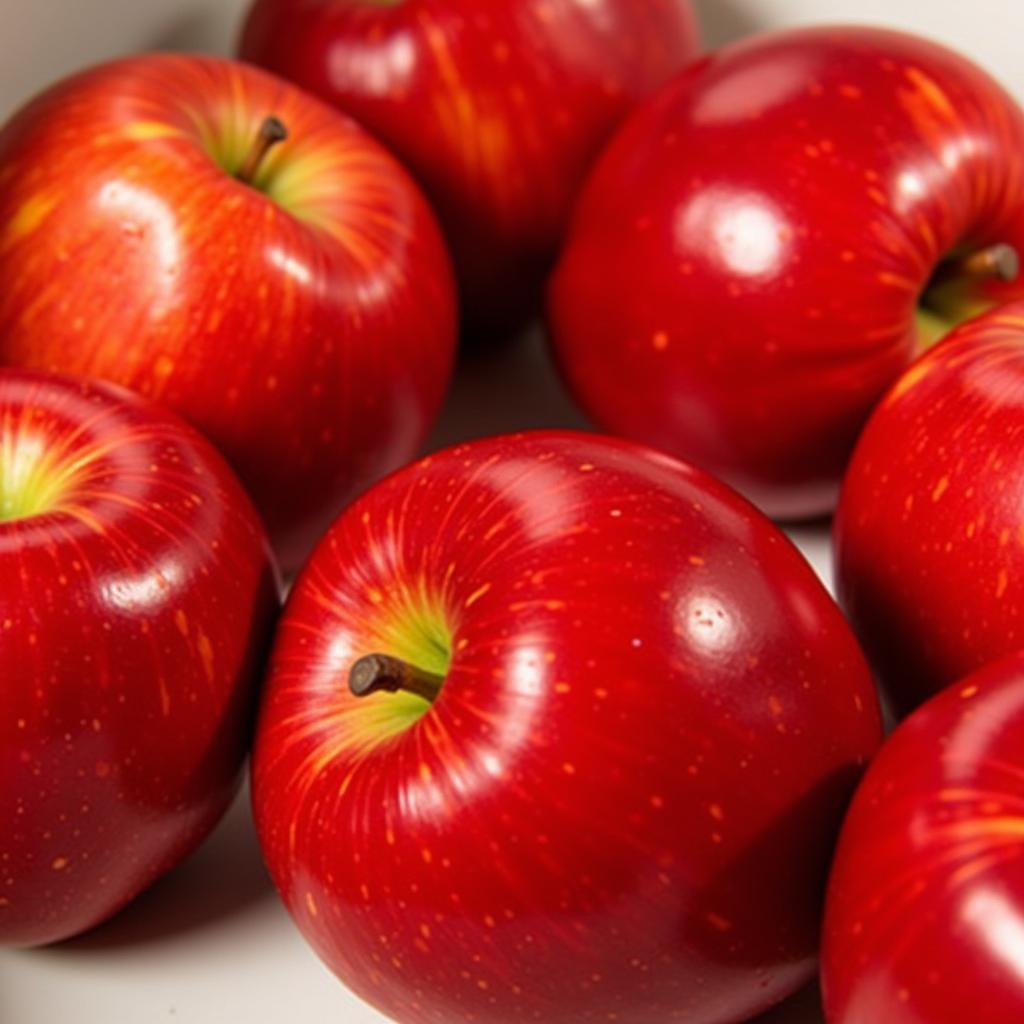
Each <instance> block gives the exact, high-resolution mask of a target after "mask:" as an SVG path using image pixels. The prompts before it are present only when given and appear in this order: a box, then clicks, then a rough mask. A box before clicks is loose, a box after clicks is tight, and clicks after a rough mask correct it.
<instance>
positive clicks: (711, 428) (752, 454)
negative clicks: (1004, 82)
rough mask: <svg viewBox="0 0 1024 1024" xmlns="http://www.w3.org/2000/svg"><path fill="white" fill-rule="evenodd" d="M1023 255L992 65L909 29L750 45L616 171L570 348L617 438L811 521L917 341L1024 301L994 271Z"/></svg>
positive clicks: (591, 204)
mask: <svg viewBox="0 0 1024 1024" xmlns="http://www.w3.org/2000/svg"><path fill="white" fill-rule="evenodd" d="M1017 249H1020V250H1022V251H1024V115H1022V114H1021V111H1020V110H1019V109H1018V107H1017V106H1016V104H1015V103H1014V101H1013V100H1012V99H1011V98H1010V97H1009V95H1008V94H1007V93H1006V92H1004V91H1003V90H1002V88H1001V87H1000V86H999V85H997V84H996V83H995V82H994V81H993V80H992V79H991V78H989V77H988V75H986V74H985V73H984V72H983V71H981V70H980V69H979V68H977V67H975V66H974V65H973V64H971V63H969V62H968V61H967V60H965V59H964V58H962V57H959V56H957V55H956V54H955V53H952V52H950V51H949V50H946V49H943V48H942V47H940V46H937V45H935V44H933V43H930V42H926V41H925V40H922V39H917V38H914V37H913V36H908V35H903V34H901V33H897V32H887V31H881V30H877V29H867V28H811V29H802V30H798V31H790V32H783V33H779V34H775V35H767V36H761V37H756V38H752V39H749V40H747V41H745V42H741V43H739V44H737V45H734V46H730V47H727V48H726V49H723V50H721V51H720V52H719V53H717V54H715V55H713V56H711V57H708V58H707V59H705V60H703V61H701V62H699V63H698V64H696V65H693V66H691V68H690V69H689V70H688V71H686V72H684V73H683V74H682V75H681V76H680V77H678V78H677V79H676V80H675V81H674V82H673V83H672V84H671V85H670V86H668V87H667V88H666V89H665V90H663V91H662V92H661V93H660V94H659V95H658V96H657V97H656V98H655V99H654V100H652V101H651V102H650V103H649V104H648V105H646V106H645V107H644V108H643V109H642V110H641V111H639V112H638V113H637V114H636V115H635V116H634V117H633V119H632V120H631V121H630V122H629V123H628V124H627V126H626V127H625V128H624V129H623V130H622V132H621V133H620V134H619V135H618V137H617V138H616V139H615V141H614V143H613V144H612V146H611V148H610V149H609V150H608V152H607V153H606V154H605V156H604V157H603V158H602V160H601V161H600V162H599V164H598V166H597V168H596V170H595V171H594V173H593V176H592V177H591V179H590V181H589V183H588V185H587V187H586V189H585V192H584V194H583V197H582V199H581V202H580V205H579V207H578V209H577V213H576V217H575V221H574V225H573V227H572V229H571V230H570V233H569V238H568V241H567V243H566V247H565V250H564V252H563V255H562V258H561V262H560V264H559V267H558V269H557V271H556V274H555V277H554V280H553V285H552V290H551V301H550V319H551V328H552V331H553V335H554V346H555V351H556V355H557V357H558V360H559V362H560V364H561V367H562V370H563V373H564V375H565V377H566V379H567V381H568V383H569V385H570V387H571V389H572V391H573V392H574V393H575V395H576V397H577V398H578V400H579V401H580V403H581V404H582V405H583V407H584V408H585V409H586V410H587V412H588V413H589V414H590V415H591V416H592V417H593V418H594V419H595V420H596V421H597V422H598V423H599V424H601V425H602V426H604V427H605V428H607V429H609V430H612V431H614V432H616V433H621V434H624V435H626V436H629V437H633V438H636V439H638V440H641V441H645V442H647V443H649V444H653V445H655V446H657V447H659V448H662V449H663V450H665V451H668V452H671V453H673V454H676V455H680V456H683V457H685V458H688V459H692V460H693V461H695V462H696V463H697V464H698V465H701V466H703V467H704V468H706V469H710V470H711V471H713V472H715V473H716V474H719V475H721V476H722V477H723V478H725V479H726V480H728V481H729V482H731V483H733V484H734V485H736V486H738V487H739V488H740V489H741V490H742V491H744V492H745V493H746V494H747V495H748V496H749V497H751V498H752V499H753V500H754V501H755V502H757V503H758V504H759V505H760V506H761V507H762V508H763V509H764V510H765V511H767V512H769V513H770V514H772V515H774V516H778V517H786V518H795V517H804V516H813V515H817V514H821V513H824V512H826V511H828V510H829V509H830V508H831V506H832V504H833V502H834V500H835V492H836V489H837V485H838V480H839V478H840V475H841V473H842V470H843V467H844V465H845V463H846V460H847V459H848V457H849V454H850V451H851V450H852V447H853V444H854V442H855V440H856V437H857V434H858V432H859V430H860V428H861V427H862V426H863V423H864V421H865V419H866V418H867V416H868V414H869V413H870V411H871V409H872V407H873V406H874V404H875V403H876V402H877V401H878V399H879V397H880V396H881V394H882V393H883V392H884V390H885V388H886V387H887V386H888V385H889V384H891V383H892V381H893V380H894V379H895V378H896V377H897V376H898V375H899V373H900V372H901V370H902V369H903V368H904V367H905V366H906V365H907V364H908V363H909V362H910V360H911V358H912V356H913V354H914V352H915V350H916V348H917V347H918V346H919V344H920V343H921V341H922V338H923V337H925V336H927V337H929V338H931V337H933V336H934V335H936V334H939V333H942V332H943V331H944V330H946V329H947V327H949V326H951V325H952V322H953V321H955V320H958V319H962V318H963V317H964V316H965V315H966V314H967V313H968V312H977V310H978V308H979V307H980V306H984V305H985V304H987V303H989V302H991V301H992V300H993V299H995V298H996V297H997V296H1005V295H1008V294H1017V295H1020V294H1024V283H1022V282H1021V281H1019V280H1018V281H1015V282H1014V283H1013V284H1007V283H1005V282H1002V283H996V282H994V281H993V280H992V279H991V275H993V274H996V275H998V274H1002V275H1003V276H1005V277H1007V278H1009V277H1013V276H1014V275H1015V274H1016V272H1017V258H1016V250H1017ZM915 313H916V314H917V318H916V323H915Z"/></svg>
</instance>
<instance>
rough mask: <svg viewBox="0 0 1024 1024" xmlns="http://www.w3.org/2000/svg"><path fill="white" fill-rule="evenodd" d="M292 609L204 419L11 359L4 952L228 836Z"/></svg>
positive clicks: (67, 929) (85, 922)
mask: <svg viewBox="0 0 1024 1024" xmlns="http://www.w3.org/2000/svg"><path fill="white" fill-rule="evenodd" d="M277 602H278V593H277V582H276V576H275V572H274V570H273V568H272V563H271V559H270V551H269V546H268V542H267V539H266V536H265V534H264V531H263V527H262V525H261V524H260V521H259V519H258V518H257V516H256V512H255V510H254V509H253V507H252V503H251V502H250V500H249V498H248V497H247V495H246V494H245V492H244V490H243V489H242V487H241V485H240V484H239V483H238V481H237V480H236V478H235V477H234V475H233V474H232V473H231V472H230V470H229V469H228V467H227V465H226V464H225V463H224V461H223V460H222V458H221V457H220V456H219V455H218V454H217V453H216V452H215V451H214V449H213V448H212V447H211V446H210V445H209V444H208V443H207V442H206V441H205V440H203V438H202V437H200V436H199V435H198V434H197V433H196V432H195V431H194V430H193V429H192V428H191V427H189V426H187V425H186V424H185V423H183V422H182V421H180V420H179V419H178V418H177V417H176V416H173V415H171V414H170V413H167V412H164V411H163V410H162V409H160V408H159V407H158V406H156V405H154V404H152V403H151V402H148V401H144V400H142V399H140V398H138V397H137V396H134V395H131V394H130V393H129V392H126V391H122V390H121V389H120V388H114V387H112V386H110V385H106V384H90V383H83V382H78V381H75V380H73V379H71V378H67V377H59V376H53V375H50V374H42V373H35V372H29V371H12V370H2V371H0V680H2V688H0V708H2V714H0V944H15V945H32V944H37V943H43V942H53V941H55V940H57V939H63V938H67V937H68V936H71V935H75V934H77V933H79V932H81V931H84V930H86V929H87V928H91V927H92V926H93V925H96V924H98V923H100V922H101V921H103V920H105V919H106V918H108V917H110V916H111V915H112V914H114V913H115V912H116V911H118V910H119V909H120V908H121V907H123V906H124V905H125V904H126V903H128V902H129V901H130V900H131V899H132V898H133V897H134V896H136V895H137V894H138V893H139V892H140V891H141V890H143V889H145V888H146V887H147V886H148V885H149V884H150V883H151V882H153V881H154V880H155V879H157V878H158V877H159V876H160V875H162V874H163V873H164V872H165V871H167V870H168V869H170V868H171V867H173V866H174V865H175V864H177V863H178V861H180V860H181V859H182V858H183V857H185V856H186V854H188V853H189V852H190V851H191V850H192V849H193V848H194V847H195V846H196V845H197V844H198V843H199V842H200V841H201V840H202V839H203V838H204V837H205V836H206V834H207V833H208V832H209V831H210V830H211V829H212V828H213V826H214V825H215V824H216V822H217V821H218V819H219V818H220V816H221V814H222V813H223V812H224V810H225V809H226V808H227V806H228V804H229V803H230V801H231V798H232V796H233V795H234V793H235V791H236V789H237V787H238V783H239V781H240V777H241V769H242V763H243V760H244V758H245V754H246V748H247V744H248V740H249V735H250V724H251V719H252V713H253V707H254V704H255V698H256V681H257V677H258V674H259V673H260V671H261V670H262V656H263V654H264V652H265V650H266V647H267V640H268V632H269V630H270V629H271V628H272V624H273V621H272V620H273V616H274V614H275V612H276V609H277Z"/></svg>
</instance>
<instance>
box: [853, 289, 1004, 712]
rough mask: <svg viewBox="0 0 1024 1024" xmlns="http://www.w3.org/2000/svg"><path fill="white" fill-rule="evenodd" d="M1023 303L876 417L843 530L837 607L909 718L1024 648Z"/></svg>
mask: <svg viewBox="0 0 1024 1024" xmlns="http://www.w3.org/2000/svg"><path fill="white" fill-rule="evenodd" d="M1022 395H1024V302H1021V303H1011V304H1009V305H1007V306H1004V307H1002V308H1000V309H996V310H993V311H992V312H990V313H988V314H986V315H985V316H981V317H978V318H977V319H975V320H971V321H969V322H968V323H965V324H964V325H962V326H961V327H960V328H958V329H957V330H956V331H955V332H954V333H953V334H951V335H950V336H949V337H948V338H947V339H946V340H945V341H943V342H942V343H941V344H940V345H938V346H936V347H935V348H934V349H933V350H932V351H931V352H929V353H927V354H926V355H925V356H924V357H923V358H922V359H920V360H918V362H916V363H915V364H914V365H913V366H912V367H911V368H910V369H909V370H907V372H906V373H905V374H904V375H903V376H902V377H900V379H899V380H898V381H897V382H896V384H895V385H894V386H893V388H892V390H891V391H890V392H889V394H888V395H887V396H886V398H885V399H884V400H883V401H882V403H881V404H880V405H879V407H878V408H877V409H876V410H875V413H874V415H873V416H872V418H871V420H870V421H869V422H868V425H867V428H866V429H865V431H864V434H863V436H862V437H861V439H860V441H859V442H858V444H857V448H856V451H855V452H854V456H853V459H852V461H851V462H850V468H849V471H848V473H847V475H846V479H845V481H844V482H843V491H842V496H841V498H840V502H839V510H838V513H837V515H836V523H835V534H834V540H835V556H836V582H837V587H838V590H839V595H840V600H841V602H842V604H843V606H844V607H845V609H846V612H847V614H848V616H849V618H850V621H851V622H852V624H853V627H854V629H855V631H856V632H857V633H858V635H859V636H860V638H861V641H862V643H863V644H864V648H865V650H866V651H867V653H868V656H869V658H870V659H871V661H872V663H873V665H874V667H875V670H876V672H877V673H878V675H879V676H880V678H881V680H882V682H883V684H884V685H885V687H886V689H887V690H888V691H889V693H890V695H891V696H892V697H893V698H894V700H895V702H896V703H897V705H898V706H899V707H900V709H901V710H904V711H906V710H909V709H910V708H912V707H914V706H915V705H916V704H919V703H920V702H921V701H923V700H925V699H926V698H927V697H930V696H932V695H933V694H935V693H938V692H939V690H941V689H942V688H943V687H945V686H948V685H950V684H951V683H954V682H956V680H958V679H961V678H962V677H963V676H965V675H967V673H969V672H973V671H974V670H975V669H978V668H981V667H982V666H983V665H985V664H987V663H988V662H991V661H994V660H996V659H998V658H1002V657H1003V656H1004V655H1008V654H1010V653H1012V652H1013V651H1016V650H1019V649H1021V648H1022V647H1024V527H1022V523H1024V513H1022V508H1024V504H1022V502H1024V402H1022Z"/></svg>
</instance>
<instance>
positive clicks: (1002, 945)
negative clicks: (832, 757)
mask: <svg viewBox="0 0 1024 1024" xmlns="http://www.w3.org/2000/svg"><path fill="white" fill-rule="evenodd" d="M1022 734H1024V655H1021V654H1016V655H1013V656H1012V657H1011V658H1010V659H1009V660H1006V661H1002V662H999V663H997V664H995V665H990V666H988V667H987V668H985V669H984V670H982V671H980V672H978V673H976V674H974V675H972V676H970V677H969V678H968V679H966V680H964V681H963V682H961V683H959V684H957V685H955V686H953V687H951V688H949V689H948V690H947V691H946V692H944V693H943V694H942V695H941V696H939V697H935V698H933V699H932V700H931V701H930V702H929V703H928V704H926V705H925V706H924V707H923V708H921V709H920V710H919V711H918V712H917V713H916V714H914V715H913V716H912V717H911V718H910V719H908V721H906V722H905V723H904V724H903V725H902V726H900V728H899V729H898V730H897V731H896V733H895V734H894V735H893V736H892V738H891V739H890V740H889V741H888V742H887V743H886V745H885V747H884V748H883V749H882V752H881V754H880V755H879V756H878V758H877V760H876V761H875V762H874V764H873V765H872V766H871V769H870V770H869V772H868V774H867V777H866V778H865V780H864V783H863V785H862V786H861V788H860V790H859V791H858V793H857V797H856V800H855V801H854V804H853V808H852V810H851V812H850V816H849V818H848V820H847V822H846V824H845V825H844V827H843V833H842V840H841V841H840V844H839V852H838V856H837V859H836V862H835V867H834V869H833V872H832V878H831V882H830V884H829V896H828V910H827V914H826V918H825V944H824V951H823V954H822V960H823V984H824V991H825V1008H826V1013H827V1017H828V1021H829V1024H964V1022H966V1021H972V1020H974V1021H979V1022H982V1021H983V1022H984V1024H1019V1022H1020V1021H1021V1020H1024V745H1022V744H1021V736H1022Z"/></svg>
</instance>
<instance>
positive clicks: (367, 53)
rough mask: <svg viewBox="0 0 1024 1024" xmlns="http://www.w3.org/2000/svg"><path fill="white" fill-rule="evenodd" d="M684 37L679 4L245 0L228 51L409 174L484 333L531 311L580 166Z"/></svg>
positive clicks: (658, 79) (688, 36) (682, 49)
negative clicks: (338, 113)
mask: <svg viewBox="0 0 1024 1024" xmlns="http://www.w3.org/2000/svg"><path fill="white" fill-rule="evenodd" d="M696 35H697V33H696V24H695V20H694V16H693V11H692V8H691V5H690V0H502V2H501V3H481V2H480V0H391V2H381V0H256V2H255V3H254V5H253V6H252V9H251V11H250V14H249V17H248V20H247V22H246V25H245V30H244V34H243V39H242V43H241V54H242V56H243V57H244V58H246V59H247V60H251V61H254V62H255V63H257V64H262V65H265V66H266V67H268V68H270V69H272V70H274V71H276V72H278V73H280V74H282V75H284V76H285V77H286V78H290V79H292V80H294V81H295V82H297V83H299V84H300V85H302V86H303V87H304V88H306V89H309V90H310V91H311V92H313V93H315V94H316V95H319V96H321V97H323V98H324V99H325V100H328V101H329V102H331V103H333V104H335V105H336V106H337V107H339V108H341V109H342V110H345V111H347V112H348V113H350V114H352V115H353V116H354V117H356V118H357V119H358V120H359V121H361V122H362V123H363V124H364V125H366V126H367V127H368V128H369V129H370V130H371V131H373V132H374V133H375V134H376V135H377V136H378V137H379V138H381V139H383V140H384V141H385V142H386V143H387V144H388V145H390V146H391V147H392V148H393V150H394V151H395V152H396V153H397V154H398V155H399V156H400V157H401V158H402V159H403V160H404V161H405V162H406V163H407V165H408V166H409V167H411V168H412V169H413V170H414V171H415V173H416V175H417V176H418V178H419V180H420V181H421V182H422V183H423V185H424V186H425V187H426V189H427V192H428V194H429V195H430V197H431V199H432V200H433V202H434V204H435V206H436V208H437V209H438V211H439V213H440V215H441V219H442V222H443V224H444V227H445V229H446V232H447V236H448V239H449V242H450V244H451V247H452V252H453V255H454V257H455V263H456V267H457V270H458V276H459V282H460V285H461V288H462V292H463V299H464V302H465V306H466V313H467V329H468V331H469V333H470V334H471V335H472V336H474V337H476V338H485V337H489V336H492V335H494V334H495V333H499V334H507V333H509V332H510V331H512V330H514V329H515V328H516V327H518V326H520V325H521V324H522V323H523V322H524V321H525V320H526V319H527V318H529V317H530V316H531V315H533V314H535V313H537V312H538V311H539V308H540V304H541V303H540V293H541V286H542V283H543V280H544V276H545V275H546V273H547V271H548V270H549V268H550V266H551V263H552V261H553V260H554V257H555V255H556V252H557V248H558V245H559V243H560V241H561V238H562V235H563V233H564V230H565V225H566V221H567V219H568V215H569V211H570V209H571V207H572V203H573V202H574V200H575V197H576V193H577V191H578V189H579V186H580V184H581V182H582V180H583V178H584V175H585V173H586V171H587V169H588V167H589V165H590V163H591V162H592V161H593V159H594V158H595V157H596V156H597V154H598V152H599V151H600V149H601V147H602V145H603V144H604V143H605V142H606V141H607V139H608V137H609V136H610V135H611V133H612V131H613V130H614V129H615V128H616V127H617V126H618V124H619V122H620V121H621V120H622V118H623V117H624V116H625V115H626V114H627V113H628V112H629V111H630V110H631V109H632V107H633V106H634V104H635V103H636V102H637V100H639V99H640V98H641V97H643V96H646V95H647V94H648V93H650V92H652V91H653V90H654V89H655V88H657V87H658V86H659V85H661V84H663V83H664V82H665V81H667V80H668V78H669V77H670V76H671V75H672V74H673V73H674V72H675V71H677V70H678V69H679V68H680V67H682V66H683V64H684V63H685V62H686V61H687V60H688V59H689V58H690V57H691V56H692V55H693V53H694V52H695V49H696Z"/></svg>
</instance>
